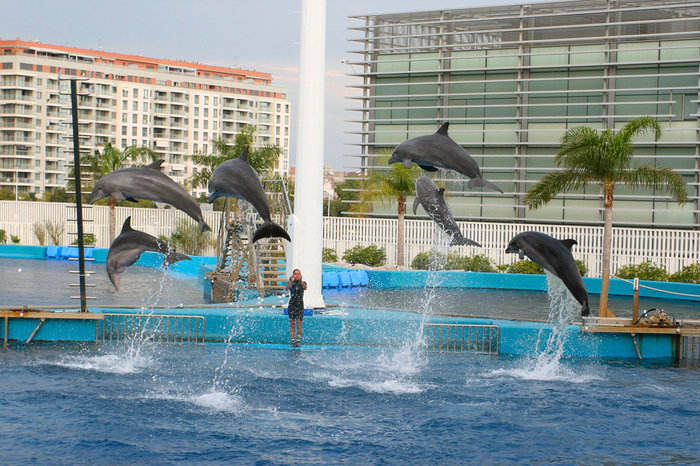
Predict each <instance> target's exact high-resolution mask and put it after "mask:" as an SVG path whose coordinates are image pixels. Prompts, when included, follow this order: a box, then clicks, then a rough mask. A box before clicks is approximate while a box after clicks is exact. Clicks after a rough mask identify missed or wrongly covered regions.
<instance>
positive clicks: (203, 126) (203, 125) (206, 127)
mask: <svg viewBox="0 0 700 466" xmlns="http://www.w3.org/2000/svg"><path fill="white" fill-rule="evenodd" d="M202 128H203V129H209V120H204V121H203V122H202Z"/></svg>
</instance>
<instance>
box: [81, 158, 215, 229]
mask: <svg viewBox="0 0 700 466" xmlns="http://www.w3.org/2000/svg"><path fill="white" fill-rule="evenodd" d="M162 163H163V159H159V160H156V161H155V162H153V163H152V164H150V165H146V166H145V167H130V168H122V169H121V170H115V171H113V172H111V173H107V174H106V175H105V176H103V177H102V178H100V180H99V181H98V182H97V183H96V184H95V187H94V188H92V195H91V196H90V203H91V204H93V203H94V202H96V201H99V200H100V199H102V198H104V197H107V196H113V197H114V198H115V199H117V200H118V201H123V200H125V199H126V200H129V201H135V200H136V199H147V200H149V201H157V202H165V203H167V204H170V205H171V206H173V207H175V208H177V209H179V210H181V211H183V212H184V213H186V214H187V215H189V216H190V217H192V218H193V219H195V220H196V221H197V223H199V230H200V231H202V232H205V231H211V228H209V225H207V224H206V222H205V221H204V218H203V217H202V209H200V207H199V204H198V203H197V201H195V200H194V199H193V198H192V196H190V195H189V194H187V191H185V189H184V188H183V187H182V186H180V185H179V184H177V183H176V182H174V181H173V180H171V179H170V178H169V177H168V176H167V175H166V174H164V173H163V172H161V170H162V167H161V165H162Z"/></svg>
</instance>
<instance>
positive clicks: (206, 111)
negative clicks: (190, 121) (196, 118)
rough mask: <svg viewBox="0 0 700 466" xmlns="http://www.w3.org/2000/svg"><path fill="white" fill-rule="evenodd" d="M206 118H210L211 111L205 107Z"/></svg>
mask: <svg viewBox="0 0 700 466" xmlns="http://www.w3.org/2000/svg"><path fill="white" fill-rule="evenodd" d="M204 116H205V117H208V116H209V109H208V108H206V107H204Z"/></svg>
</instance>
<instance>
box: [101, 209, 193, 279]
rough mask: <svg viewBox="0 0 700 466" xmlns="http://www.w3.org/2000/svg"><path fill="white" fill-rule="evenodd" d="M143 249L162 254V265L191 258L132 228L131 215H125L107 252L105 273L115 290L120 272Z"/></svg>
mask: <svg viewBox="0 0 700 466" xmlns="http://www.w3.org/2000/svg"><path fill="white" fill-rule="evenodd" d="M143 251H155V252H159V253H161V254H164V255H165V257H164V258H163V265H164V266H165V267H167V266H168V265H170V264H174V263H175V262H178V261H181V260H192V259H190V257H189V256H186V255H184V254H180V253H177V252H175V251H174V250H171V249H169V248H168V245H167V244H165V242H164V241H162V240H161V239H159V238H156V237H155V236H151V235H149V234H148V233H144V232H142V231H138V230H134V229H133V228H131V217H127V218H126V220H125V221H124V225H123V226H122V231H121V233H119V236H117V237H116V238H114V241H113V242H112V245H111V246H110V247H109V251H108V252H107V275H109V280H110V281H111V282H112V284H113V285H114V288H115V289H116V290H117V291H119V281H120V280H121V276H122V272H124V270H125V269H126V268H127V267H129V266H130V265H133V264H134V263H135V262H136V261H137V260H139V257H141V253H142V252H143Z"/></svg>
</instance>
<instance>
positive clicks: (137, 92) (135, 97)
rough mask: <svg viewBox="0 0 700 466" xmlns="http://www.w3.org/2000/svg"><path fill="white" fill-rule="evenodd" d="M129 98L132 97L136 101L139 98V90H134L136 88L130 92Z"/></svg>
mask: <svg viewBox="0 0 700 466" xmlns="http://www.w3.org/2000/svg"><path fill="white" fill-rule="evenodd" d="M131 96H132V97H133V98H134V99H138V97H139V90H138V89H136V88H134V89H133V90H132V92H131Z"/></svg>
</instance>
